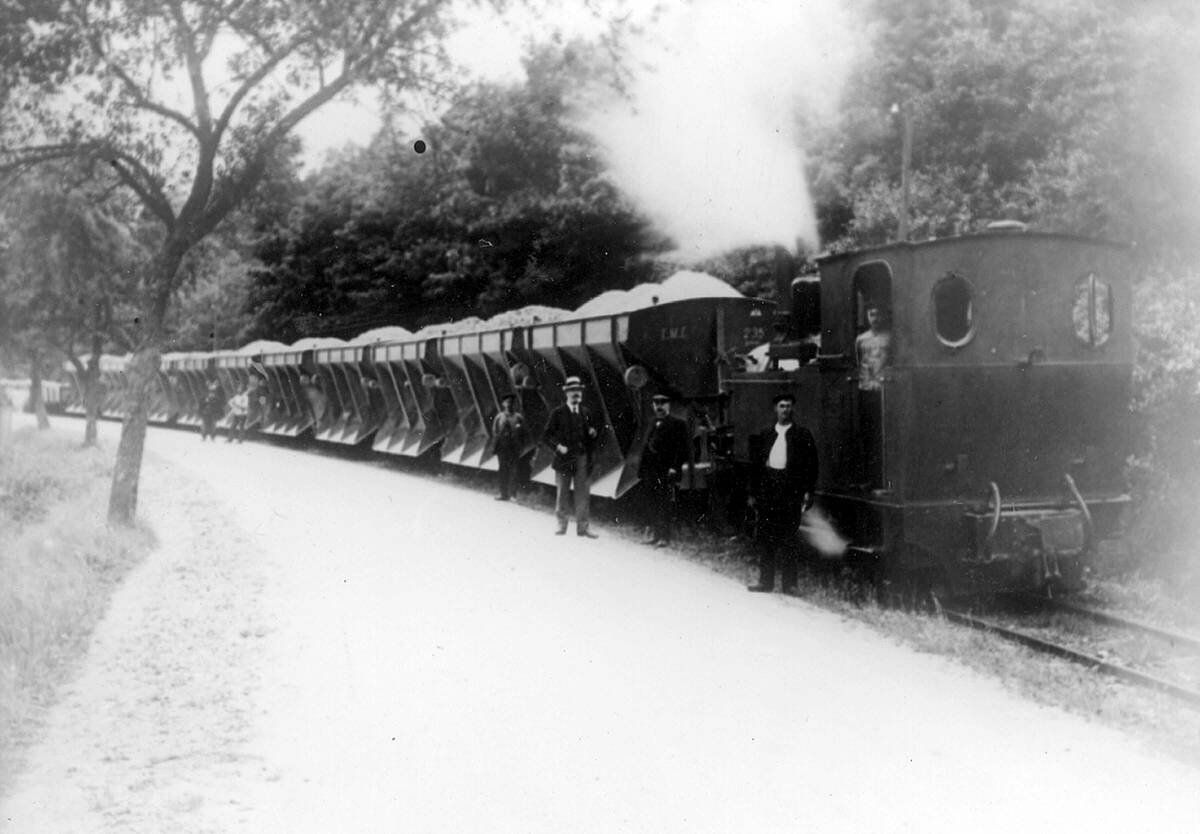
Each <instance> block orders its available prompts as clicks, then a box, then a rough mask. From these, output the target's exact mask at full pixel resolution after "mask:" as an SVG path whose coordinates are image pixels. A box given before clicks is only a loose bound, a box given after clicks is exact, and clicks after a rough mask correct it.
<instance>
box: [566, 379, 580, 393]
mask: <svg viewBox="0 0 1200 834" xmlns="http://www.w3.org/2000/svg"><path fill="white" fill-rule="evenodd" d="M562 389H563V391H564V392H566V391H582V390H583V381H582V380H580V378H579V377H577V376H569V377H567V378H566V380H565V381H564V382H563V384H562Z"/></svg>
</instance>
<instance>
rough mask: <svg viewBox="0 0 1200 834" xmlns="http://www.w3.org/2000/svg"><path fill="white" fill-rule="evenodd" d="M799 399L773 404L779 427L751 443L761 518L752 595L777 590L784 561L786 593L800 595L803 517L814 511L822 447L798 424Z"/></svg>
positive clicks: (753, 490)
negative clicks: (795, 411) (794, 415)
mask: <svg viewBox="0 0 1200 834" xmlns="http://www.w3.org/2000/svg"><path fill="white" fill-rule="evenodd" d="M795 401H796V398H795V397H794V396H792V395H791V394H779V395H778V396H776V397H775V398H774V400H773V401H772V403H773V405H774V408H775V424H774V425H773V426H770V427H769V428H766V429H763V430H762V431H761V432H759V433H757V434H755V435H753V436H751V438H750V499H749V503H750V505H751V506H752V507H754V509H755V511H756V512H757V513H758V528H757V530H756V533H755V544H756V546H757V549H758V559H759V562H758V582H757V583H755V584H753V585H751V586H749V590H751V591H760V592H770V591H773V590H775V568H776V564H777V560H779V559H780V556H782V565H781V566H780V567H781V568H782V573H783V592H784V593H793V592H795V590H796V580H797V573H798V570H799V565H798V564H797V560H798V558H799V555H800V554H799V548H800V538H799V535H798V532H797V531H798V530H799V528H800V521H801V516H802V515H803V514H804V511H805V510H807V509H808V508H809V507H810V506H812V501H813V491H814V490H815V489H816V486H817V465H818V464H817V444H816V441H815V440H813V436H812V432H810V431H809V430H808V429H806V428H804V427H803V426H798V425H796V424H795V422H793V420H792V406H793V405H794V404H795Z"/></svg>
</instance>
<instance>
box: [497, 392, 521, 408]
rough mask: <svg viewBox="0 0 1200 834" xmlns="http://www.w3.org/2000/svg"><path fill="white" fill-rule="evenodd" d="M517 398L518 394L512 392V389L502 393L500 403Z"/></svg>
mask: <svg viewBox="0 0 1200 834" xmlns="http://www.w3.org/2000/svg"><path fill="white" fill-rule="evenodd" d="M516 398H517V395H516V394H514V393H512V392H511V391H510V392H508V393H506V394H501V395H500V404H501V405H503V404H504V403H506V402H508V401H509V400H515V399H516Z"/></svg>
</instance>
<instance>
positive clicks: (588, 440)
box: [542, 404, 604, 472]
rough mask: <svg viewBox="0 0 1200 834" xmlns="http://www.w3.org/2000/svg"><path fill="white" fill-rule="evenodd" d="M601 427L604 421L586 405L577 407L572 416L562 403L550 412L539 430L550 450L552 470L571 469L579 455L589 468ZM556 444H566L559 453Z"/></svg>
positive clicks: (592, 462) (592, 461) (593, 462)
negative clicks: (565, 451)
mask: <svg viewBox="0 0 1200 834" xmlns="http://www.w3.org/2000/svg"><path fill="white" fill-rule="evenodd" d="M603 428H604V424H603V423H601V422H600V420H598V419H597V418H596V415H595V414H594V413H593V412H592V410H591V409H590V408H588V407H587V406H586V405H582V404H581V405H580V406H579V415H578V416H576V415H573V414H572V413H571V409H570V408H569V407H568V406H567V405H565V404H564V405H560V406H559V407H558V408H556V409H554V410H553V411H551V412H550V418H549V419H548V420H547V421H546V429H545V430H544V431H543V432H542V442H543V443H545V444H546V445H547V446H549V447H550V448H551V449H553V450H554V471H556V472H561V471H564V470H569V469H571V468H573V467H574V466H575V463H576V462H577V461H578V460H579V459H580V458H581V457H586V459H587V464H588V469H589V471H590V470H591V468H592V466H593V465H594V464H595V461H594V460H593V459H592V453H593V452H595V450H596V444H597V443H599V442H600V434H601V430H602V429H603ZM558 446H566V447H567V453H566V454H565V455H564V454H561V453H560V452H559V451H558V449H557V448H556V447H558Z"/></svg>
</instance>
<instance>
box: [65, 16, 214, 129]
mask: <svg viewBox="0 0 1200 834" xmlns="http://www.w3.org/2000/svg"><path fill="white" fill-rule="evenodd" d="M88 43H89V44H90V45H91V47H92V51H93V52H95V53H96V57H98V58H99V59H100V60H101V61H103V62H104V65H105V66H106V67H108V69H109V70H110V71H111V72H112V73H113V75H115V76H116V77H117V78H118V79H120V81H121V83H122V85H124V87H125V90H126V91H127V92H128V93H129V94H130V95H131V96H132V97H133V103H134V106H135V107H137V108H138V109H141V110H145V111H147V112H150V113H154V114H157V115H159V116H162V117H163V118H164V119H168V120H170V121H172V122H175V123H176V124H178V125H180V126H182V127H183V128H184V129H185V130H186V131H187V132H188V133H190V134H192V135H193V136H195V137H196V138H197V139H200V138H202V137H201V135H200V128H199V127H197V126H196V125H195V124H194V123H193V122H192V121H191V120H190V119H189V118H188V117H187V116H185V115H184V114H183V113H180V112H179V111H178V110H175V109H173V108H170V107H167V106H166V105H165V104H160V103H158V102H157V101H154V100H153V99H151V98H150V97H149V96H148V95H146V93H145V91H143V90H142V88H141V87H139V86H138V84H137V82H136V81H134V80H133V78H132V77H131V76H130V75H129V73H127V72H126V71H125V68H124V67H122V66H121V65H119V64H117V63H116V62H115V61H113V60H112V59H111V58H110V57H109V56H108V54H107V52H105V50H104V47H103V45H102V44H101V43H100V38H99V37H98V36H97V35H96V34H94V33H93V34H90V35H88Z"/></svg>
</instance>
